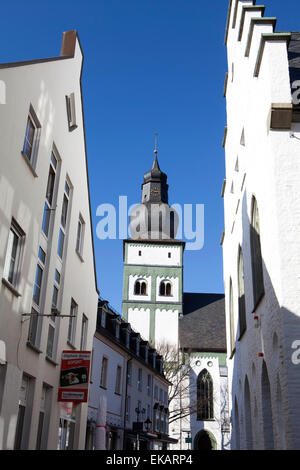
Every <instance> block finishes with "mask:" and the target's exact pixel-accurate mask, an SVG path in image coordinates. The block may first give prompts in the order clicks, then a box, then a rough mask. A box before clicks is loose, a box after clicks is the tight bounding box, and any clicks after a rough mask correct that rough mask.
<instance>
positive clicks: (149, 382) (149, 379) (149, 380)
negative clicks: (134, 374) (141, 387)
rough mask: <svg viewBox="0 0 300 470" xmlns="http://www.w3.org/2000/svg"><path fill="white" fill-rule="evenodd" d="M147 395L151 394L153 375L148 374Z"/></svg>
mask: <svg viewBox="0 0 300 470" xmlns="http://www.w3.org/2000/svg"><path fill="white" fill-rule="evenodd" d="M147 395H148V396H150V395H151V375H150V374H148V379H147Z"/></svg>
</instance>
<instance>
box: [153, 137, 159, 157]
mask: <svg viewBox="0 0 300 470" xmlns="http://www.w3.org/2000/svg"><path fill="white" fill-rule="evenodd" d="M157 137H158V132H156V133H155V146H154V153H155V155H157V153H158V150H157Z"/></svg>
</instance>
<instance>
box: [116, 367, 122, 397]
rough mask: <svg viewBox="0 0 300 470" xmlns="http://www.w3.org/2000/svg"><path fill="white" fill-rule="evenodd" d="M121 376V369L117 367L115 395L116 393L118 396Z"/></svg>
mask: <svg viewBox="0 0 300 470" xmlns="http://www.w3.org/2000/svg"><path fill="white" fill-rule="evenodd" d="M121 375H122V367H121V366H117V374H116V387H115V393H117V394H118V395H120V393H121Z"/></svg>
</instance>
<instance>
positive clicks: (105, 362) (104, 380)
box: [100, 356, 108, 388]
mask: <svg viewBox="0 0 300 470" xmlns="http://www.w3.org/2000/svg"><path fill="white" fill-rule="evenodd" d="M107 366H108V359H107V357H105V356H104V357H103V358H102V367H101V379H100V387H102V388H106V384H107Z"/></svg>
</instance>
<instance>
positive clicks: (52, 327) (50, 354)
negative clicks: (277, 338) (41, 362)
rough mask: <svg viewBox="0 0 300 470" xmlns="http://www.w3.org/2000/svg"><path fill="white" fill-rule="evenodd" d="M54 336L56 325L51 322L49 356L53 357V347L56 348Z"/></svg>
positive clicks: (48, 341)
mask: <svg viewBox="0 0 300 470" xmlns="http://www.w3.org/2000/svg"><path fill="white" fill-rule="evenodd" d="M54 337H55V326H53V325H52V324H51V323H50V324H49V329H48V339H47V356H48V357H50V358H51V359H52V357H53V349H54Z"/></svg>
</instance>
